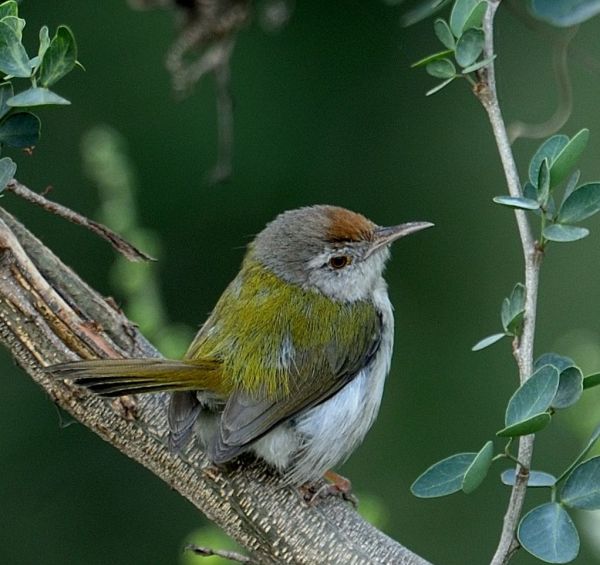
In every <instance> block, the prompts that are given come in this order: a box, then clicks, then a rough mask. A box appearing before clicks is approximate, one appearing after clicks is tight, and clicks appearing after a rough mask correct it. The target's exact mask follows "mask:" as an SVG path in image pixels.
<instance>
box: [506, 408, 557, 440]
mask: <svg viewBox="0 0 600 565" xmlns="http://www.w3.org/2000/svg"><path fill="white" fill-rule="evenodd" d="M551 419H552V418H551V417H550V414H548V412H542V413H541V414H536V415H535V416H532V417H531V418H528V419H527V420H523V421H522V422H517V423H516V424H512V425H511V426H506V427H505V428H503V429H501V430H500V431H497V432H496V435H497V436H500V437H517V436H525V435H527V434H534V433H535V432H539V431H540V430H543V429H544V428H545V427H546V426H547V425H548V424H549V423H550V420H551Z"/></svg>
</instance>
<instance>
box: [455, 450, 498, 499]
mask: <svg viewBox="0 0 600 565" xmlns="http://www.w3.org/2000/svg"><path fill="white" fill-rule="evenodd" d="M493 457H494V444H493V443H492V442H491V441H488V442H487V443H486V444H485V445H484V446H483V447H482V448H481V450H480V451H479V453H478V454H477V455H476V456H475V459H473V462H472V463H471V465H469V468H468V469H467V471H466V472H465V476H464V478H463V481H462V490H463V492H464V493H465V494H470V493H472V492H473V491H474V490H475V489H476V488H477V487H478V486H479V485H480V484H481V483H482V482H483V480H484V479H485V477H486V476H487V474H488V471H489V470H490V466H491V464H492V458H493Z"/></svg>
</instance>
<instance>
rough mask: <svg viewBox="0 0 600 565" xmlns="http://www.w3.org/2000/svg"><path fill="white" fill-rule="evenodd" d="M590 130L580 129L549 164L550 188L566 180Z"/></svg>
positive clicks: (583, 147) (586, 140)
mask: <svg viewBox="0 0 600 565" xmlns="http://www.w3.org/2000/svg"><path fill="white" fill-rule="evenodd" d="M589 138H590V130H588V129H582V130H581V131H579V132H578V133H577V134H575V135H574V136H573V138H572V139H571V140H570V141H569V143H567V144H566V145H565V146H564V147H563V148H562V151H561V152H560V153H559V154H558V155H557V156H556V157H555V159H554V160H553V161H552V163H551V164H550V187H551V188H552V187H555V186H556V185H558V184H559V183H561V182H562V181H563V180H564V179H566V178H567V176H568V175H569V173H570V172H571V170H572V169H573V167H575V165H576V164H577V161H579V158H580V157H581V154H582V153H583V151H584V149H585V147H586V145H587V142H588V139H589Z"/></svg>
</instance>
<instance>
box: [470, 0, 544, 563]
mask: <svg viewBox="0 0 600 565" xmlns="http://www.w3.org/2000/svg"><path fill="white" fill-rule="evenodd" d="M499 4H500V0H489V2H488V8H487V12H486V15H485V17H484V20H483V30H484V34H485V47H484V57H485V58H488V57H492V56H493V54H494V16H495V14H496V10H497V9H498V6H499ZM479 78H480V82H479V83H478V84H477V85H476V87H475V94H476V96H477V97H478V98H479V100H480V101H481V103H482V105H483V107H484V108H485V110H486V112H487V114H488V117H489V120H490V124H491V126H492V131H493V133H494V138H495V139H496V144H497V146H498V151H499V153H500V158H501V161H502V166H503V168H504V174H505V176H506V182H507V185H508V191H509V194H510V195H511V196H512V197H515V198H519V197H522V196H523V194H522V190H521V183H520V180H519V174H518V172H517V167H516V164H515V160H514V157H513V154H512V151H511V148H510V141H509V139H508V135H507V132H506V127H505V125H504V120H503V119H502V113H501V111H500V106H499V103H498V94H497V91H496V77H495V69H494V62H493V61H492V62H491V63H490V64H489V65H487V66H486V67H485V68H484V69H482V70H481V71H480V72H479ZM515 215H516V219H517V226H518V229H519V236H520V238H521V245H522V248H523V257H524V260H525V313H524V321H523V333H522V335H521V337H520V339H519V342H518V344H517V345H516V347H515V349H514V354H515V358H516V361H517V364H518V366H519V377H520V382H521V384H523V383H524V382H525V381H526V380H527V379H528V378H529V377H530V376H531V373H532V366H533V342H534V337H535V321H536V310H537V296H538V286H539V274H540V265H541V260H542V253H541V251H540V250H539V249H538V247H537V244H536V242H535V241H534V240H533V237H532V235H531V229H530V227H529V222H528V221H527V218H526V216H525V212H524V211H523V210H516V211H515ZM533 440H534V436H533V435H527V436H523V437H521V438H520V440H519V450H518V456H517V457H518V460H519V461H520V462H521V464H520V465H517V471H516V479H515V484H514V486H513V488H512V491H511V495H510V500H509V503H508V508H507V510H506V514H505V516H504V524H503V528H502V533H501V536H500V541H499V543H498V547H497V549H496V553H495V554H494V557H493V558H492V561H491V565H504V564H506V563H508V561H509V560H510V558H511V556H512V554H513V553H514V551H515V550H516V548H517V547H518V542H517V540H516V536H515V532H516V528H517V524H518V522H519V517H520V515H521V512H522V509H523V503H524V500H525V494H526V490H527V477H528V474H529V468H530V467H531V460H532V456H533Z"/></svg>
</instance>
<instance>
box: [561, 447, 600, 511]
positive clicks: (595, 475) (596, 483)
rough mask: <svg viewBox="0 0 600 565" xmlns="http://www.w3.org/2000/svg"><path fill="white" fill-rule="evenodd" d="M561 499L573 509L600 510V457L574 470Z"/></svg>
mask: <svg viewBox="0 0 600 565" xmlns="http://www.w3.org/2000/svg"><path fill="white" fill-rule="evenodd" d="M560 499H561V501H562V502H563V503H564V504H566V505H567V506H570V507H571V508H579V509H581V510H600V455H599V456H597V457H592V458H591V459H588V460H587V461H584V462H583V463H580V464H579V465H577V467H575V469H573V472H572V473H571V474H570V475H569V476H568V477H567V480H566V481H565V486H564V487H563V489H562V492H561V495H560Z"/></svg>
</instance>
